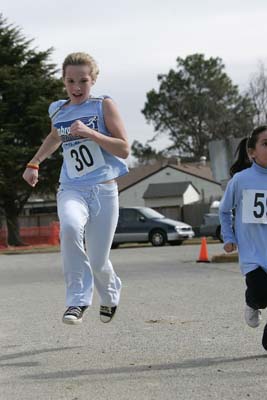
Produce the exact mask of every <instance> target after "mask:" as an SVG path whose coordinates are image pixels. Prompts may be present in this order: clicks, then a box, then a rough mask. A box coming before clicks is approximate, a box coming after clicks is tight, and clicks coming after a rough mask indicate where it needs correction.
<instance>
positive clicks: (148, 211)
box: [141, 208, 165, 219]
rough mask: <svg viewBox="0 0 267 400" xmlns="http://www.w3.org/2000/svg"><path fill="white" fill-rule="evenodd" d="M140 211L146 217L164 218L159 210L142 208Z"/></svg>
mask: <svg viewBox="0 0 267 400" xmlns="http://www.w3.org/2000/svg"><path fill="white" fill-rule="evenodd" d="M141 213H142V214H143V215H144V216H145V217H146V218H148V219H151V218H165V217H164V215H162V214H160V213H159V212H157V211H155V210H153V209H152V208H143V209H142V211H141Z"/></svg>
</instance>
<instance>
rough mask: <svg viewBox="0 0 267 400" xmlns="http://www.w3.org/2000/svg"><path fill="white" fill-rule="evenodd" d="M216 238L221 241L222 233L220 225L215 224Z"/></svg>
mask: <svg viewBox="0 0 267 400" xmlns="http://www.w3.org/2000/svg"><path fill="white" fill-rule="evenodd" d="M216 238H217V239H219V241H220V242H222V243H223V238H222V235H221V225H219V226H217V229H216Z"/></svg>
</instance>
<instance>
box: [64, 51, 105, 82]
mask: <svg viewBox="0 0 267 400" xmlns="http://www.w3.org/2000/svg"><path fill="white" fill-rule="evenodd" d="M68 65H88V67H89V68H90V76H91V78H92V80H93V81H94V82H95V81H96V79H97V76H98V74H99V68H98V65H97V63H96V61H95V60H94V59H93V57H92V56H90V54H87V53H81V52H78V53H71V54H69V55H68V56H67V57H66V58H65V60H64V62H63V64H62V74H63V78H64V77H65V73H66V68H67V66H68Z"/></svg>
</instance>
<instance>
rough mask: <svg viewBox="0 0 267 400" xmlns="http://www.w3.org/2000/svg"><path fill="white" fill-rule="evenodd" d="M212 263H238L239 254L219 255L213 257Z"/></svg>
mask: <svg viewBox="0 0 267 400" xmlns="http://www.w3.org/2000/svg"><path fill="white" fill-rule="evenodd" d="M211 262H213V263H227V262H228V263H231V262H238V253H232V254H225V253H223V254H218V255H215V256H212V258H211Z"/></svg>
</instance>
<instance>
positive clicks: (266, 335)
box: [262, 324, 267, 350]
mask: <svg viewBox="0 0 267 400" xmlns="http://www.w3.org/2000/svg"><path fill="white" fill-rule="evenodd" d="M262 345H263V347H264V349H265V350H267V324H266V325H265V327H264V330H263V335H262Z"/></svg>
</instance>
